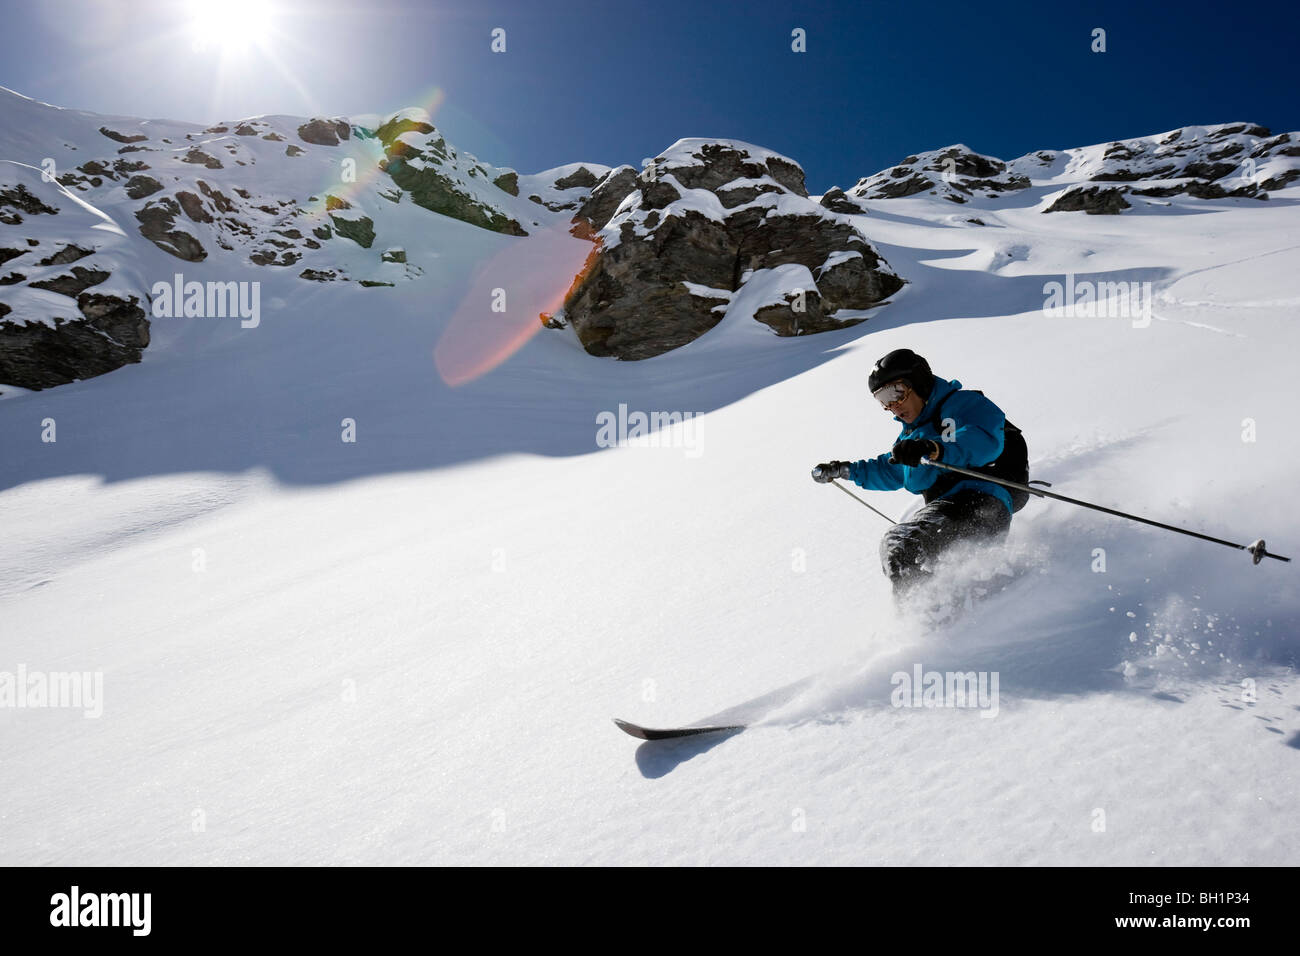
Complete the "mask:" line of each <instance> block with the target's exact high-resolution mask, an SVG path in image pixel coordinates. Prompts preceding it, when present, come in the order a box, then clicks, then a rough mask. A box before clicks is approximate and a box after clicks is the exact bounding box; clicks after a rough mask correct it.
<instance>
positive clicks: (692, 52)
mask: <svg viewBox="0 0 1300 956" xmlns="http://www.w3.org/2000/svg"><path fill="white" fill-rule="evenodd" d="M0 6H2V9H3V14H2V19H0V22H3V23H4V24H5V41H4V50H5V55H4V57H3V60H0V85H4V86H8V87H10V88H12V89H15V90H17V91H18V92H20V93H23V94H25V95H28V96H32V97H35V98H36V99H40V100H45V101H47V102H50V103H54V104H56V105H59V106H70V107H75V108H79V109H88V110H93V111H95V112H101V113H119V114H127V115H134V116H147V117H166V118H170V119H185V120H193V121H195V122H203V123H207V122H215V121H217V120H229V119H236V118H240V117H243V116H250V115H255V114H259V113H291V114H328V115H349V114H350V115H355V114H359V113H380V112H385V111H389V110H393V109H397V108H400V107H403V106H424V107H426V108H429V107H433V109H432V112H433V117H434V122H435V123H436V124H437V125H438V126H439V127H440V128H441V129H442V130H443V131H444V132H445V134H446V135H447V136H448V138H449V139H451V141H452V142H453V143H455V144H456V145H457V146H458V147H460V148H463V149H467V150H470V151H471V152H473V153H475V154H477V155H478V156H479V157H480V158H481V159H484V160H486V161H488V162H491V163H494V164H496V165H500V166H513V167H515V168H516V169H518V170H520V171H521V172H533V171H537V170H539V169H543V168H547V167H550V166H555V165H559V164H560V163H564V162H573V161H579V160H587V161H592V162H602V163H606V164H609V165H617V164H619V163H631V164H633V165H639V164H640V162H641V161H642V159H644V158H645V157H648V156H652V155H654V154H655V153H656V152H659V151H660V150H662V149H663V148H665V147H666V146H668V145H669V144H670V143H672V142H673V141H674V140H676V139H678V138H680V137H683V136H718V137H731V138H735V139H742V140H747V141H750V142H754V143H759V144H761V145H764V146H767V147H770V148H772V149H775V150H778V151H780V152H783V153H785V154H787V155H789V156H791V157H792V158H794V159H796V160H798V161H799V162H800V163H801V164H802V165H803V166H804V168H805V170H806V171H807V175H808V185H809V187H810V189H811V190H812V191H813V192H814V193H817V192H822V191H824V190H825V189H827V188H829V187H830V186H832V185H840V186H842V187H845V188H847V187H849V186H851V185H852V184H853V183H854V182H856V181H857V179H858V178H860V177H862V176H866V175H870V174H871V173H874V172H876V171H877V170H879V169H882V168H884V167H886V166H889V165H891V164H893V163H895V162H897V161H898V160H899V159H901V158H902V157H904V156H905V155H907V154H908V153H911V152H917V151H921V150H925V149H935V148H938V147H941V146H946V145H949V144H951V143H955V142H962V143H965V144H966V145H968V146H970V147H971V148H973V149H975V150H978V151H980V152H983V153H988V154H992V155H996V156H1001V157H1003V158H1005V159H1009V158H1013V157H1015V156H1018V155H1021V154H1023V153H1026V152H1028V151H1030V150H1031V149H1038V148H1044V147H1046V148H1063V147H1067V146H1081V145H1085V144H1088V143H1095V142H1104V141H1108V140H1112V139H1122V138H1125V137H1129V136H1138V135H1144V134H1149V133H1156V132H1161V131H1163V130H1167V129H1172V128H1174V127H1177V126H1183V125H1188V124H1193V123H1200V124H1208V123H1219V122H1228V121H1235V120H1249V121H1252V122H1256V123H1262V124H1263V125H1265V126H1269V127H1271V128H1273V129H1274V130H1275V131H1279V132H1280V131H1292V130H1296V129H1300V116H1298V115H1297V113H1298V111H1300V108H1298V107H1297V97H1296V96H1295V92H1294V88H1295V84H1294V69H1293V67H1292V65H1291V56H1292V55H1293V53H1292V47H1293V46H1294V42H1295V30H1294V29H1292V28H1285V29H1281V28H1278V29H1271V28H1269V27H1267V26H1266V25H1265V21H1266V20H1267V18H1268V17H1270V16H1276V17H1283V18H1284V15H1283V14H1281V13H1278V12H1277V10H1278V9H1279V8H1270V7H1264V8H1259V7H1241V8H1239V9H1240V12H1237V8H1234V9H1227V8H1224V7H1222V6H1210V5H1208V4H1207V5H1201V4H1198V3H1178V4H1142V3H1088V4H1064V5H1055V4H1043V3H1041V2H1040V3H1020V2H1014V0H1013V2H1000V3H997V4H971V3H950V2H946V0H939V2H934V0H931V2H926V3H898V2H892V0H891V2H861V3H832V2H818V3H789V2H784V3H782V2H768V0H754V2H747V3H727V2H717V0H693V2H679V0H654V2H642V0H638V2H625V0H605V2H600V3H597V2H590V0H559V2H544V0H534V2H527V3H521V2H508V3H505V2H493V0H443V2H437V0H435V2H411V0H373V2H367V3H360V2H342V0H251V2H250V0H215V2H214V0H40V2H27V0H24V2H21V3H20V2H16V0H4V2H3V4H2V5H0ZM1270 10H1271V11H1273V12H1272V13H1269V12H1268V11H1270ZM1261 17H1262V18H1263V19H1261ZM258 18H261V20H262V27H261V30H262V33H261V42H260V43H252V44H250V45H248V46H246V47H245V48H243V49H240V48H239V45H238V42H237V41H238V40H239V39H240V38H243V39H245V40H246V39H248V38H249V37H250V36H251V35H252V34H253V32H254V24H255V23H256V21H257V20H258ZM200 24H201V26H200ZM497 27H500V28H502V29H504V30H505V41H506V50H505V52H504V53H493V52H492V51H491V49H490V44H491V42H492V36H491V32H492V30H493V29H494V28H497ZM796 27H799V28H802V29H803V30H805V31H806V35H807V52H805V53H795V52H792V50H791V31H792V30H793V29H794V28H796ZM1095 27H1101V28H1104V29H1105V30H1106V31H1107V51H1106V52H1105V53H1092V52H1091V51H1090V44H1091V31H1092V30H1093V29H1094V28H1095Z"/></svg>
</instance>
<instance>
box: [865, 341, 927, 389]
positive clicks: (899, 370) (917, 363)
mask: <svg viewBox="0 0 1300 956" xmlns="http://www.w3.org/2000/svg"><path fill="white" fill-rule="evenodd" d="M899 379H902V380H903V381H904V382H906V383H907V384H908V385H910V386H912V391H914V392H916V394H918V395H920V396H921V398H922V399H929V397H930V390H931V389H932V388H933V387H934V373H933V372H931V371H930V363H929V362H927V361H926V360H925V359H923V358H921V356H919V355H917V354H916V353H915V352H913V351H912V350H911V349H894V351H892V352H890V353H889V354H888V355H886V356H885V357H884V358H882V359H881V360H880V361H879V362H877V363H876V365H875V367H874V368H872V370H871V377H870V378H868V379H867V387H868V388H869V389H871V391H873V392H874V391H875V390H876V389H878V388H880V387H881V386H884V385H888V384H889V383H890V382H896V381H898V380H899Z"/></svg>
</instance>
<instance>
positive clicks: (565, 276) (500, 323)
mask: <svg viewBox="0 0 1300 956" xmlns="http://www.w3.org/2000/svg"><path fill="white" fill-rule="evenodd" d="M598 249H599V246H597V245H596V244H594V243H592V242H590V241H589V240H585V239H579V238H576V237H575V236H573V235H571V234H570V233H569V232H568V230H567V229H565V228H564V227H563V226H556V227H554V228H553V229H548V230H545V231H543V232H539V233H534V234H533V235H531V236H529V237H527V238H524V239H511V240H510V241H509V243H508V244H507V245H506V246H505V247H504V248H503V249H502V250H501V251H500V252H499V253H497V254H496V255H495V256H494V257H493V258H492V259H491V261H489V262H488V263H487V265H486V266H484V267H483V268H482V269H480V270H479V271H478V273H477V275H476V276H475V278H474V280H473V282H471V284H470V288H469V291H468V292H467V293H466V294H465V296H464V298H462V300H461V303H460V306H459V307H458V308H457V309H456V312H455V313H454V314H453V315H452V316H451V319H450V320H449V321H448V322H447V326H446V328H445V329H444V330H443V333H442V336H441V337H440V338H439V340H438V344H437V345H436V346H435V347H434V350H433V362H434V366H435V367H436V368H437V370H438V374H439V375H440V376H442V380H443V381H444V382H446V383H447V384H448V385H451V386H457V385H464V384H465V383H466V382H471V381H473V380H474V379H476V378H478V377H480V376H482V375H485V374H486V373H488V372H490V371H491V370H492V369H494V368H496V367H497V366H498V365H500V364H501V363H502V362H504V361H506V359H508V358H510V356H512V355H514V354H515V352H517V351H519V349H520V348H522V347H523V345H524V344H525V343H526V342H527V341H528V340H529V339H531V338H532V337H533V336H534V335H536V334H537V332H538V331H539V330H540V329H541V328H542V322H543V321H544V319H545V318H546V317H547V316H550V315H551V314H552V313H554V312H555V311H556V310H557V309H559V308H560V306H561V305H563V304H564V300H565V298H566V297H567V296H568V294H569V291H570V290H571V289H573V288H574V287H575V286H576V285H577V284H578V283H579V282H580V281H582V279H583V278H584V277H585V276H586V275H587V273H588V272H589V271H590V269H591V268H592V267H593V265H594V264H595V261H596V252H597V250H598Z"/></svg>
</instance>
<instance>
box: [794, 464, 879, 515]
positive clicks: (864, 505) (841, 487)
mask: <svg viewBox="0 0 1300 956" xmlns="http://www.w3.org/2000/svg"><path fill="white" fill-rule="evenodd" d="M813 474H814V475H820V474H821V469H820V468H814V469H813ZM831 484H832V485H834V486H835V487H836V488H838V489H840V491H842V492H844V493H845V494H846V495H848V496H849V497H850V498H852V499H853V500H854V501H856V502H857V503H858V504H860V505H862V506H863V507H864V508H871V505H869V504H867V503H866V502H865V501H863V500H862V499H861V498H859V497H858V496H857V495H855V494H854V493H853V492H851V491H849V489H847V488H845V487H844V486H843V485H841V484H840V483H839V482H838V481H836V480H835V479H834V478H832V479H831ZM871 510H872V511H874V512H875V513H876V514H878V515H880V517H882V518H884V519H885V520H886V521H888V522H889V523H890V524H898V522H897V521H895V520H894V519H893V518H891V517H889V515H887V514H885V513H884V512H883V511H881V510H880V509H878V508H871Z"/></svg>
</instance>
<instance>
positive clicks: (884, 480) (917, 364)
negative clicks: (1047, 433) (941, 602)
mask: <svg viewBox="0 0 1300 956" xmlns="http://www.w3.org/2000/svg"><path fill="white" fill-rule="evenodd" d="M867 384H868V387H869V388H870V389H871V394H872V396H873V397H874V398H875V399H876V400H877V401H878V402H880V404H881V405H882V406H883V407H884V408H885V410H886V411H889V412H892V413H893V415H894V420H895V421H897V422H900V423H901V424H902V426H903V430H902V431H901V432H900V433H899V436H898V438H897V440H896V441H895V442H894V447H893V448H892V449H891V450H890V452H889V453H887V454H884V455H880V456H879V457H877V458H872V459H867V460H862V461H854V462H847V461H832V462H827V463H825V464H821V465H818V466H817V467H816V468H815V469H813V480H815V481H818V482H828V481H830V480H832V479H834V478H845V479H849V480H851V481H853V482H854V484H856V485H858V486H860V487H862V488H868V489H871V490H873V491H894V490H897V489H899V488H906V489H907V490H908V491H910V492H912V493H914V494H919V495H921V496H922V497H924V499H925V506H924V507H922V508H921V509H920V510H919V511H917V513H916V514H915V515H913V516H912V518H911V519H910V520H908V521H904V522H900V523H899V524H896V525H894V526H893V527H892V528H890V529H889V530H888V531H887V532H885V536H884V537H883V538H882V539H881V542H880V560H881V564H882V565H883V567H884V571H885V573H886V574H887V575H888V576H889V578H890V581H891V582H892V583H893V586H894V594H895V596H896V597H899V598H901V597H904V596H905V595H906V594H907V593H908V592H909V591H911V590H912V588H914V587H915V586H916V585H917V584H918V583H920V582H922V581H924V580H926V579H927V578H928V577H929V576H930V570H929V568H928V567H927V565H930V564H931V563H932V562H933V561H934V559H935V558H937V557H938V556H939V555H940V554H941V553H943V551H944V550H946V549H947V548H949V547H951V546H952V545H953V544H956V543H957V542H958V541H963V540H980V541H989V542H992V541H997V540H1000V539H1001V538H1003V537H1005V535H1006V533H1007V530H1008V529H1009V528H1010V527H1011V515H1012V513H1013V512H1014V511H1018V510H1019V509H1020V507H1022V506H1023V504H1024V502H1025V501H1026V500H1027V499H1028V495H1027V494H1022V493H1020V492H1009V491H1008V490H1007V489H1006V488H1004V487H1003V486H1001V485H998V484H995V483H994V482H991V481H980V480H978V479H975V478H968V477H966V476H964V475H959V474H956V473H954V472H950V471H945V470H944V469H942V468H935V467H933V466H930V465H925V464H922V462H921V459H922V458H926V459H929V460H931V461H937V462H943V463H945V464H949V465H954V466H957V467H961V468H966V469H968V470H980V471H982V472H984V473H985V474H990V475H995V476H996V477H1000V478H1008V479H1011V480H1015V481H1019V482H1022V483H1023V482H1024V481H1027V480H1028V478H1029V473H1028V454H1027V452H1026V451H1025V445H1024V439H1023V438H1022V437H1021V436H1020V430H1019V429H1017V428H1016V427H1015V426H1014V425H1012V424H1011V423H1009V422H1008V421H1007V420H1006V416H1005V415H1004V414H1003V413H1002V410H1001V409H1000V408H998V407H997V406H996V405H995V404H993V402H991V401H990V400H989V399H987V398H985V397H984V395H983V393H981V392H977V391H971V390H965V389H962V387H961V382H958V381H956V380H953V381H946V380H944V379H941V378H937V377H936V376H935V375H934V374H933V373H932V372H931V371H930V365H929V363H928V362H926V360H925V359H924V358H922V357H921V356H919V355H917V354H916V353H915V352H913V351H911V350H910V349H897V350H895V351H893V352H890V353H889V354H888V355H886V356H885V357H884V358H882V359H881V360H880V361H879V362H877V363H876V365H875V367H874V368H873V369H872V370H871V375H870V377H869V379H868V383H867Z"/></svg>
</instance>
